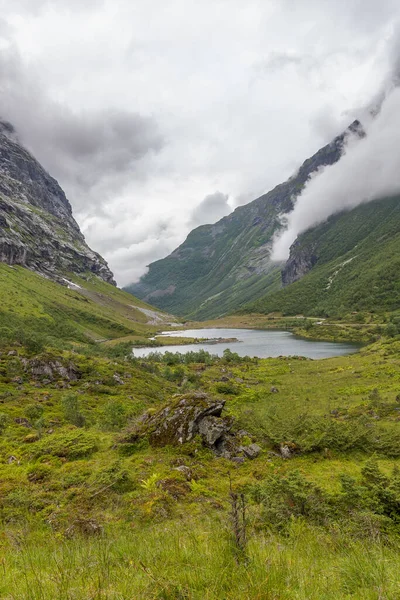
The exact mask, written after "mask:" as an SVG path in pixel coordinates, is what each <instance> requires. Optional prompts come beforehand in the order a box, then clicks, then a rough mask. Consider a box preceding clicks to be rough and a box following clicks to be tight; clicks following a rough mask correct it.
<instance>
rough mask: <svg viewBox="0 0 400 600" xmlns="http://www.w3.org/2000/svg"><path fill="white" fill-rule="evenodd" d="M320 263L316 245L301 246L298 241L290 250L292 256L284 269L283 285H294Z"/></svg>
mask: <svg viewBox="0 0 400 600" xmlns="http://www.w3.org/2000/svg"><path fill="white" fill-rule="evenodd" d="M317 262H318V257H317V254H316V248H315V244H311V245H309V246H305V247H304V246H301V245H300V244H299V242H298V241H297V240H296V242H294V244H293V245H292V246H291V248H290V256H289V259H288V261H287V263H286V264H285V266H284V268H283V269H282V284H283V285H284V286H286V285H290V284H291V283H294V282H295V281H297V280H298V279H301V278H302V277H304V275H306V274H307V273H308V272H309V271H310V270H311V269H312V268H313V266H314V265H315V264H316V263H317Z"/></svg>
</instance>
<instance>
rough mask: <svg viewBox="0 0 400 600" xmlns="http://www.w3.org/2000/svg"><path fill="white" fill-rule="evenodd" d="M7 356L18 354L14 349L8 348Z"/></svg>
mask: <svg viewBox="0 0 400 600" xmlns="http://www.w3.org/2000/svg"><path fill="white" fill-rule="evenodd" d="M8 356H18V352H17V351H16V350H10V351H9V352H8Z"/></svg>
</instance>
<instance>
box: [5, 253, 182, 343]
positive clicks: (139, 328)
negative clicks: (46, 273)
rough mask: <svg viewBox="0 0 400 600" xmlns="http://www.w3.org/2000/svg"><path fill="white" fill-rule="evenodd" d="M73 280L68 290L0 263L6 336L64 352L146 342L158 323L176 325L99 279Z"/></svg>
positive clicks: (89, 276)
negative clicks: (76, 346)
mask: <svg viewBox="0 0 400 600" xmlns="http://www.w3.org/2000/svg"><path fill="white" fill-rule="evenodd" d="M69 281H70V284H69V285H68V286H67V285H65V286H63V285H59V284H58V283H54V282H52V281H50V280H49V279H46V278H44V277H41V276H40V275H37V274H36V273H33V272H32V271H29V270H27V269H25V268H23V267H17V266H13V267H10V266H9V265H6V264H4V263H0V328H1V335H2V337H3V338H7V337H8V338H9V339H10V340H15V339H16V336H17V338H18V337H19V338H20V341H21V342H24V343H25V342H27V341H28V340H30V343H31V344H32V345H34V344H36V345H37V346H38V348H39V347H40V348H43V347H44V346H46V345H51V346H52V347H57V346H60V345H61V346H62V347H64V346H65V343H68V342H70V343H76V342H81V343H88V342H94V341H96V340H109V339H115V338H121V337H123V336H131V337H132V336H133V337H137V338H138V339H140V338H147V336H148V334H150V333H151V332H154V331H155V330H156V329H157V325H154V322H155V320H156V321H157V320H159V323H163V322H164V323H166V322H168V321H169V320H171V319H170V318H169V317H168V315H164V314H162V313H157V312H155V311H154V309H153V308H152V307H150V306H148V305H147V304H145V303H144V302H141V301H140V300H138V299H136V298H134V297H133V296H132V295H131V294H128V293H126V292H123V291H121V290H119V289H118V288H115V287H114V286H112V285H110V284H108V283H105V282H104V281H102V280H101V279H99V278H98V277H96V276H94V275H90V274H88V275H87V276H86V277H85V278H83V277H77V276H76V275H70V279H69ZM146 311H150V312H147V313H146ZM152 311H153V312H154V314H153V312H152ZM158 328H159V326H158Z"/></svg>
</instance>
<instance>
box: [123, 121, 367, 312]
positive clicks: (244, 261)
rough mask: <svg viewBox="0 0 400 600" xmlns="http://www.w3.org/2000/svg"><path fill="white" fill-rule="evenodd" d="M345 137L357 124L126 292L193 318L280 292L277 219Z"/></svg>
mask: <svg viewBox="0 0 400 600" xmlns="http://www.w3.org/2000/svg"><path fill="white" fill-rule="evenodd" d="M349 134H356V135H363V131H362V128H361V125H360V123H359V122H358V121H354V123H352V125H351V126H350V127H349V128H348V129H347V130H346V131H345V132H344V133H343V134H342V135H340V136H338V137H336V138H335V139H334V140H333V141H332V142H331V143H330V144H328V145H327V146H325V147H324V148H322V149H321V150H319V151H318V152H317V153H316V154H315V155H314V156H312V157H311V158H309V159H308V160H306V161H305V162H304V163H303V165H302V166H301V168H300V169H299V171H298V172H297V173H296V174H295V175H293V176H292V177H291V178H290V179H288V181H286V182H285V183H282V184H280V185H278V186H277V187H275V188H274V189H273V190H272V191H270V192H268V193H267V194H265V195H263V196H261V197H260V198H258V199H257V200H254V201H253V202H250V203H249V204H247V205H245V206H240V207H239V208H237V209H236V210H235V211H234V212H233V213H232V214H230V215H229V216H227V217H224V218H223V219H221V220H220V221H218V223H216V224H214V225H203V226H201V227H198V228H197V229H194V230H193V231H192V232H191V233H190V234H189V235H188V237H187V239H186V241H185V242H184V243H183V244H182V245H181V246H179V248H177V249H176V250H175V251H174V252H173V253H172V254H170V255H169V256H168V257H167V258H164V259H162V260H159V261H157V262H154V263H152V264H151V265H150V267H149V271H148V273H147V274H146V275H144V276H143V277H142V278H141V279H140V281H139V282H138V283H135V284H133V285H130V286H128V287H126V288H125V289H126V290H127V291H129V292H131V293H132V294H134V295H135V296H138V297H139V298H142V299H144V300H146V301H148V302H150V303H151V304H154V305H155V306H157V307H159V308H162V309H163V310H167V311H168V312H171V313H173V314H176V315H182V316H185V317H190V318H197V319H204V318H211V317H217V316H220V315H223V314H226V313H229V312H232V311H234V310H236V309H238V308H239V307H241V306H242V305H243V304H245V303H246V302H249V301H253V300H255V299H257V298H259V297H262V296H264V295H265V294H266V293H268V292H273V291H276V290H279V289H280V287H281V286H282V282H281V273H280V269H281V267H282V266H283V265H277V264H276V263H272V262H271V260H270V251H271V241H272V238H273V235H274V233H275V232H276V231H277V229H278V228H279V227H280V222H279V215H280V214H282V213H285V212H288V211H290V210H291V209H292V207H293V199H294V198H295V197H296V196H298V195H299V194H300V192H301V191H302V189H303V187H304V185H305V183H306V181H307V179H308V178H309V177H310V175H311V174H312V173H313V172H315V171H316V170H317V169H319V168H320V167H323V166H326V165H332V164H334V163H336V162H337V161H338V160H339V158H340V156H341V153H342V149H343V144H344V141H345V139H346V137H347V136H348V135H349Z"/></svg>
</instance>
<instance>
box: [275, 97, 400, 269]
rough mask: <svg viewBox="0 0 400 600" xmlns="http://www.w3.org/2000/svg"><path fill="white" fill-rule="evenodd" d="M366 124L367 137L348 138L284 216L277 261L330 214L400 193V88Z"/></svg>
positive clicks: (385, 100)
mask: <svg viewBox="0 0 400 600" xmlns="http://www.w3.org/2000/svg"><path fill="white" fill-rule="evenodd" d="M364 128H365V129H366V134H367V135H366V137H365V138H362V139H359V138H357V137H354V136H353V137H350V138H349V141H348V143H347V146H346V148H345V150H344V154H343V156H342V157H341V159H340V161H339V162H337V163H336V164H334V165H332V166H330V167H325V168H324V169H322V170H320V171H318V172H317V173H316V174H315V175H314V177H312V178H311V179H310V180H309V182H308V183H307V185H306V187H305V189H304V191H303V192H302V194H301V195H300V196H299V197H298V198H297V200H296V204H295V206H294V209H293V211H292V212H290V213H289V214H288V215H285V216H284V217H283V222H284V225H285V226H286V228H285V230H284V231H283V233H281V234H280V235H279V237H278V238H277V239H276V240H275V242H274V245H273V249H272V259H273V260H279V261H282V260H286V259H287V258H288V257H289V252H290V246H291V245H292V243H293V242H294V241H295V239H296V238H297V236H298V235H299V234H301V233H303V232H304V231H306V230H307V229H310V228H311V227H312V226H314V225H317V224H318V223H321V222H323V221H325V220H326V219H327V218H328V217H329V216H330V215H332V214H335V213H337V212H340V211H342V210H349V209H351V208H354V207H355V206H358V205H359V204H363V203H366V202H370V201H372V200H376V199H378V198H385V197H388V196H393V195H395V194H399V193H400V146H399V137H398V132H399V131H400V89H398V88H395V89H392V91H391V92H390V93H389V94H388V95H387V96H386V98H385V99H384V101H383V103H382V106H381V109H380V112H379V113H378V115H377V116H376V117H375V118H374V119H370V120H369V123H367V125H366V126H364Z"/></svg>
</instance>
